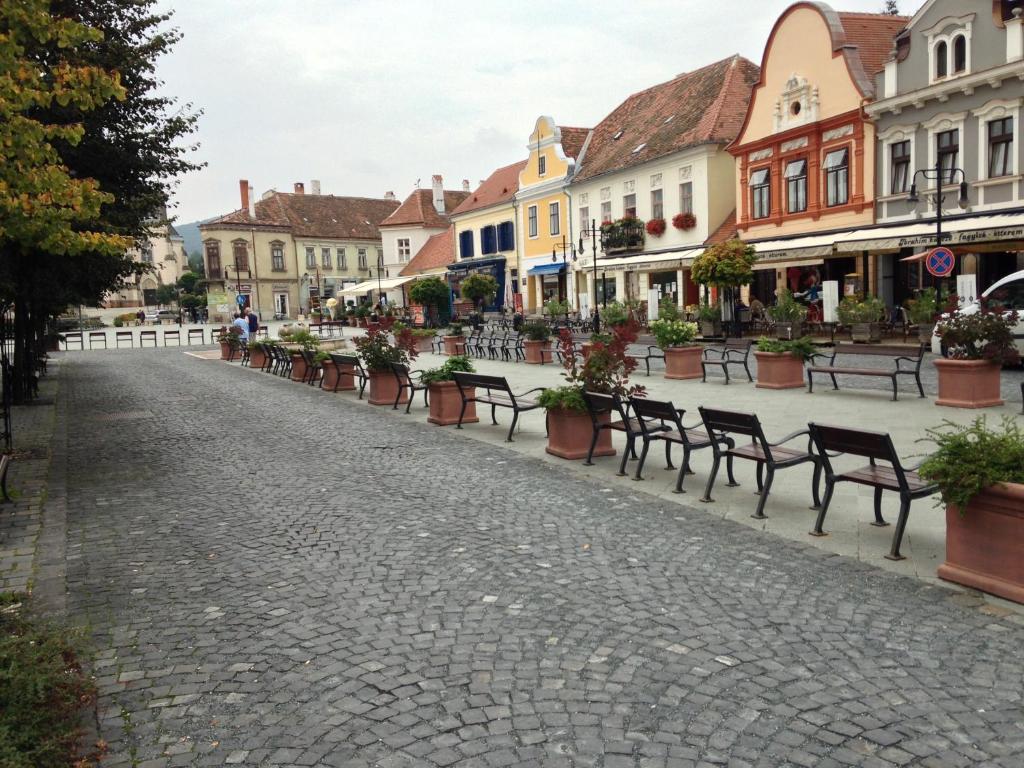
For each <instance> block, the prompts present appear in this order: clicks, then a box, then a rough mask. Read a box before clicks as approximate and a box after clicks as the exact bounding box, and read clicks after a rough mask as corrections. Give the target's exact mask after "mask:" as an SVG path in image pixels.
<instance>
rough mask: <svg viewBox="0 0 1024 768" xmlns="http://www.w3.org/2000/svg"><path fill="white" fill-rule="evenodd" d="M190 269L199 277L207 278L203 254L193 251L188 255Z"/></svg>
mask: <svg viewBox="0 0 1024 768" xmlns="http://www.w3.org/2000/svg"><path fill="white" fill-rule="evenodd" d="M188 268H189V269H190V270H191V271H192V272H195V273H196V274H197V275H200V276H202V277H206V264H205V262H204V261H203V254H201V253H200V252H199V251H192V253H190V254H189V255H188Z"/></svg>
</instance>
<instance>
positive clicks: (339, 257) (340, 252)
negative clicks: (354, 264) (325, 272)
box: [334, 247, 348, 269]
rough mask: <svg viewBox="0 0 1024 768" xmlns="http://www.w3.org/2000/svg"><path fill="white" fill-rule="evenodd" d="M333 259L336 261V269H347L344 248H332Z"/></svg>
mask: <svg viewBox="0 0 1024 768" xmlns="http://www.w3.org/2000/svg"><path fill="white" fill-rule="evenodd" d="M334 256H335V260H336V261H337V262H338V269H348V259H346V258H345V257H346V253H345V248H344V247H340V248H335V249H334Z"/></svg>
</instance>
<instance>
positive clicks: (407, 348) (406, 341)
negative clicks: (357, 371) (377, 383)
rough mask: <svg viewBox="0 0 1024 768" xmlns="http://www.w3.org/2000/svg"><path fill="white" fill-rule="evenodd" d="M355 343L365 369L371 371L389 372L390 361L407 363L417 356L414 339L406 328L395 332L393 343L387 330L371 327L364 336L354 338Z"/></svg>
mask: <svg viewBox="0 0 1024 768" xmlns="http://www.w3.org/2000/svg"><path fill="white" fill-rule="evenodd" d="M355 344H356V349H358V350H359V355H360V357H362V358H363V363H364V365H365V366H366V370H368V371H371V372H373V373H390V372H391V364H392V363H402V364H404V365H408V364H409V361H411V360H415V359H416V358H417V357H418V356H419V352H418V351H417V350H416V341H415V340H414V339H413V336H412V332H411V331H410V330H409V329H408V328H403V329H402V330H400V331H399V332H398V333H397V334H395V335H394V342H393V343H392V341H391V339H390V337H389V335H388V333H387V331H384V330H383V329H381V328H371V329H370V331H369V332H368V333H367V334H366V335H365V336H362V337H360V338H358V339H356V340H355Z"/></svg>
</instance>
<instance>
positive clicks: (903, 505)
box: [885, 498, 910, 560]
mask: <svg viewBox="0 0 1024 768" xmlns="http://www.w3.org/2000/svg"><path fill="white" fill-rule="evenodd" d="M909 516H910V499H908V498H902V499H900V516H899V519H898V520H897V521H896V531H895V532H894V533H893V535H892V549H891V550H890V551H889V554H888V555H886V556H885V559H886V560H904V559H905V558H904V557H903V555H901V554H900V543H901V542H902V541H903V531H904V530H905V529H906V527H907V518H908V517H909Z"/></svg>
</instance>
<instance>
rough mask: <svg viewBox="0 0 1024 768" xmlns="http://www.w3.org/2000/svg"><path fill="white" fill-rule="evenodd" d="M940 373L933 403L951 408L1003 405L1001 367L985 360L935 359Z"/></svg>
mask: <svg viewBox="0 0 1024 768" xmlns="http://www.w3.org/2000/svg"><path fill="white" fill-rule="evenodd" d="M935 368H936V369H937V370H938V372H939V397H938V399H937V400H936V401H935V404H936V405H948V406H952V407H953V408H990V407H992V406H994V405H1002V404H1003V398H1002V397H1001V395H1000V392H999V372H1000V366H999V365H998V364H997V363H991V362H989V361H988V360H946V359H945V358H940V359H938V360H936V361H935Z"/></svg>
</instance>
